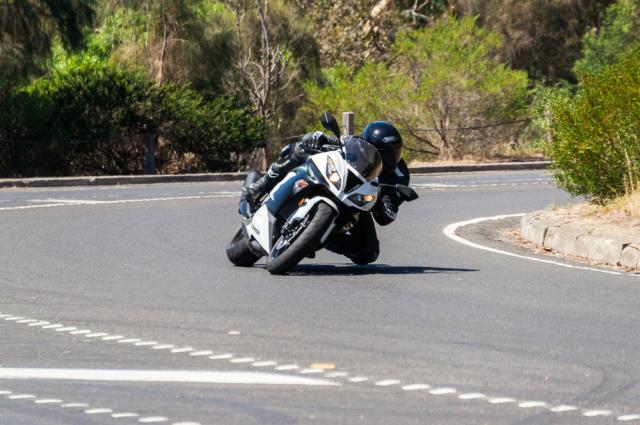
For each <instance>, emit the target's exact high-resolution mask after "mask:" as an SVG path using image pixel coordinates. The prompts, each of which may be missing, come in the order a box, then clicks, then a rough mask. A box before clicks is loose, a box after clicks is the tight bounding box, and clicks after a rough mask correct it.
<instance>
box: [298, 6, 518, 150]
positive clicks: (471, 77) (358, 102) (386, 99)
mask: <svg viewBox="0 0 640 425" xmlns="http://www.w3.org/2000/svg"><path fill="white" fill-rule="evenodd" d="M500 43H501V40H500V37H499V36H498V35H497V34H496V33H493V32H491V31H489V30H487V29H483V28H479V27H477V26H476V25H475V20H474V19H473V18H463V19H461V20H456V19H455V18H444V19H442V20H441V21H439V22H438V23H437V24H436V25H435V26H434V27H432V28H426V29H422V30H416V31H412V32H407V33H403V34H400V35H399V36H398V38H397V40H396V42H395V44H394V52H395V54H396V61H395V63H396V66H395V67H393V68H391V67H388V66H386V65H384V64H368V65H365V66H364V67H363V68H361V69H360V70H358V71H355V72H353V71H352V70H351V69H349V68H348V67H347V66H345V65H339V66H337V67H334V68H332V69H331V70H330V71H329V72H328V73H327V85H326V86H324V87H318V86H316V85H314V84H308V85H307V90H308V97H309V99H310V101H311V102H312V103H313V105H314V111H313V112H314V113H315V114H316V115H317V113H318V112H319V111H320V110H323V109H330V110H331V109H332V110H339V109H343V110H347V109H348V110H353V111H354V112H356V113H357V116H358V119H359V120H360V119H362V120H371V119H380V118H384V119H388V120H391V121H395V122H397V123H399V124H401V126H402V127H404V129H405V131H406V132H408V134H409V135H410V136H411V137H407V139H408V141H409V144H408V147H409V149H410V150H413V151H414V152H417V153H423V154H425V153H426V154H431V155H440V156H442V157H444V158H461V157H463V156H465V155H473V154H474V153H476V154H477V153H480V151H481V150H486V149H487V148H488V145H491V144H494V143H499V142H511V141H512V139H511V138H512V137H513V128H511V127H509V126H507V127H489V128H485V129H478V130H473V131H472V130H460V129H461V128H468V127H474V126H482V125H484V124H488V123H496V122H503V121H514V120H517V119H519V118H522V117H523V116H524V115H525V114H526V113H527V101H528V91H527V84H528V80H527V77H526V74H525V73H523V72H520V71H513V70H510V69H509V68H507V67H505V66H504V65H502V64H499V63H497V62H496V61H495V60H493V53H494V51H495V50H496V49H497V48H499V47H500ZM363 93H366V96H363V95H362V94H363ZM416 128H430V129H433V131H411V130H409V129H416Z"/></svg>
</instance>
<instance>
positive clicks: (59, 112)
mask: <svg viewBox="0 0 640 425" xmlns="http://www.w3.org/2000/svg"><path fill="white" fill-rule="evenodd" d="M2 90H3V91H4V92H5V94H6V97H3V99H7V100H8V101H7V102H3V103H2V105H1V106H0V138H2V139H4V140H5V142H4V143H3V150H2V153H3V154H2V153H0V167H2V168H0V174H1V175H7V176H8V175H15V176H17V175H20V176H27V175H72V174H120V173H126V174H133V173H139V172H141V171H142V140H143V138H144V137H145V136H146V135H152V136H153V137H157V138H158V139H159V140H161V141H162V144H161V148H162V150H161V151H160V152H159V154H158V159H159V164H158V165H159V168H160V169H165V168H167V167H166V163H165V162H166V161H169V160H175V159H176V158H177V157H178V158H179V157H180V156H185V155H187V156H191V157H196V158H197V160H196V161H194V163H195V164H196V165H193V164H190V165H189V166H188V169H189V170H190V171H207V170H212V171H227V170H234V169H237V167H238V165H239V163H240V162H241V161H240V157H239V154H242V153H244V152H251V151H252V150H253V149H255V146H256V145H257V143H258V142H260V141H261V140H262V139H263V138H264V135H265V125H264V123H263V122H262V121H261V120H259V119H257V118H255V117H254V116H252V115H251V114H250V113H249V112H247V110H245V109H243V108H241V107H239V106H237V105H235V104H234V102H233V101H232V100H231V99H229V98H217V99H205V98H204V97H203V96H202V95H201V94H199V93H197V92H195V91H194V90H191V89H190V88H188V87H180V86H175V85H163V86H159V87H158V86H155V85H154V84H152V82H151V81H150V80H149V79H148V78H147V77H145V76H143V75H141V74H138V73H135V72H132V71H126V70H123V69H121V68H119V67H117V66H116V65H113V64H109V63H105V62H104V61H102V60H100V59H98V58H96V57H91V56H73V57H70V58H67V59H66V60H64V61H62V63H60V64H59V66H56V67H54V68H53V70H52V71H51V73H50V75H48V76H47V77H45V78H42V79H39V80H35V81H33V82H32V83H30V84H26V85H23V86H19V87H15V86H14V87H11V88H6V89H2ZM6 140H14V142H11V143H8V142H6ZM2 158H4V159H2ZM163 161H165V162H163ZM173 170H174V171H182V169H181V168H180V167H177V168H176V167H173Z"/></svg>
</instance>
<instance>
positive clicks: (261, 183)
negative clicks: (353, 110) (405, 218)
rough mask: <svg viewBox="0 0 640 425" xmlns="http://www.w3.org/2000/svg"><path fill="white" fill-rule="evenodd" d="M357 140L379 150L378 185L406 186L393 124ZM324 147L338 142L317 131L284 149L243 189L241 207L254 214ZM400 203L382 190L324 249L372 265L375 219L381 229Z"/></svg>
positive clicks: (381, 124) (373, 125)
mask: <svg viewBox="0 0 640 425" xmlns="http://www.w3.org/2000/svg"><path fill="white" fill-rule="evenodd" d="M356 137H361V138H362V139H364V140H366V141H367V142H369V143H371V144H372V145H374V146H375V147H376V148H377V149H378V152H379V153H380V156H381V157H382V172H381V173H380V176H379V181H380V183H383V184H388V185H395V184H403V185H409V169H408V168H407V164H406V163H405V162H404V160H403V159H402V158H401V154H402V144H403V143H402V137H401V136H400V133H399V132H398V130H397V129H396V128H395V127H394V126H393V125H392V124H390V123H388V122H386V121H374V122H370V123H369V124H367V126H366V127H365V129H364V131H363V132H362V136H356ZM327 144H330V145H334V146H340V140H339V139H338V138H337V137H336V136H333V135H327V134H325V133H323V132H321V131H316V132H314V133H308V134H306V135H304V137H302V139H301V140H300V141H299V142H297V143H292V144H289V145H287V146H285V147H284V149H282V151H281V152H280V155H279V157H278V159H277V160H276V161H275V162H274V163H273V164H271V166H270V167H269V170H268V171H267V174H265V175H264V176H262V177H261V178H260V179H258V180H257V181H255V182H254V183H252V184H251V185H250V186H248V187H246V188H243V189H242V196H241V200H240V202H241V204H242V202H246V203H247V204H248V205H249V206H250V209H251V211H252V212H253V211H254V210H255V207H256V204H257V203H258V201H259V200H260V199H261V198H262V197H263V196H264V195H265V194H267V193H269V192H270V191H271V189H273V188H274V187H275V186H276V185H277V184H278V182H280V180H282V179H283V178H284V177H285V176H286V175H287V173H289V172H290V171H292V170H293V169H294V168H296V167H298V166H300V165H302V164H303V163H304V162H306V160H307V158H308V157H309V155H310V154H313V153H315V152H316V151H318V150H319V149H320V148H321V147H322V146H324V145H327ZM402 202H403V199H402V198H401V197H400V194H398V193H397V191H396V190H395V189H393V188H389V187H384V186H383V187H381V188H380V196H379V197H378V201H377V202H376V204H375V206H374V207H373V209H372V210H371V213H366V212H362V213H360V218H359V220H358V222H357V223H356V224H355V225H354V226H353V228H352V229H351V230H349V232H348V233H345V234H341V235H340V236H339V237H338V238H337V239H336V240H335V241H334V242H332V243H331V244H330V245H328V246H326V248H327V249H329V250H331V251H333V252H336V253H338V254H342V255H345V256H347V257H348V258H350V259H351V260H352V261H353V262H354V263H356V264H368V263H372V262H374V261H375V260H376V259H377V258H378V255H379V253H380V242H379V241H378V237H377V234H376V229H375V224H374V222H373V220H374V219H375V221H376V222H377V223H378V224H379V225H381V226H386V225H388V224H390V223H392V222H393V221H394V220H395V219H396V216H397V214H398V207H399V206H400V204H401V203H402ZM243 209H245V208H242V207H241V210H243ZM372 216H373V217H372Z"/></svg>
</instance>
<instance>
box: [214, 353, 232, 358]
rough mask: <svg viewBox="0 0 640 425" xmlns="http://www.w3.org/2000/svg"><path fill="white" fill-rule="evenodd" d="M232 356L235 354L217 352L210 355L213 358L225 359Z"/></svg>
mask: <svg viewBox="0 0 640 425" xmlns="http://www.w3.org/2000/svg"><path fill="white" fill-rule="evenodd" d="M232 357H233V354H231V353H224V354H215V355H213V356H209V358H210V359H211V360H225V359H230V358H232Z"/></svg>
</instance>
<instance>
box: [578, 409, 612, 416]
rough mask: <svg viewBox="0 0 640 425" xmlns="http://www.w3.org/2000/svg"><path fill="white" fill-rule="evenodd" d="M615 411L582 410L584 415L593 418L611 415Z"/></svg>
mask: <svg viewBox="0 0 640 425" xmlns="http://www.w3.org/2000/svg"><path fill="white" fill-rule="evenodd" d="M612 414H613V412H612V411H611V410H587V411H584V412H582V416H586V417H587V418H593V417H596V416H611V415H612Z"/></svg>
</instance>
